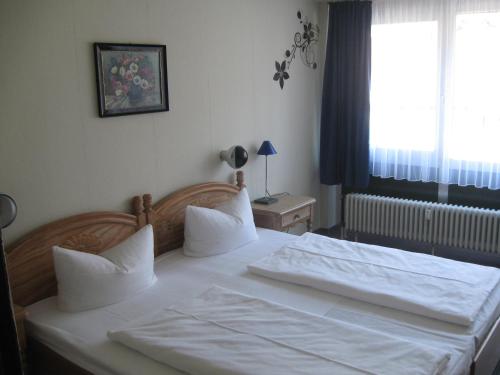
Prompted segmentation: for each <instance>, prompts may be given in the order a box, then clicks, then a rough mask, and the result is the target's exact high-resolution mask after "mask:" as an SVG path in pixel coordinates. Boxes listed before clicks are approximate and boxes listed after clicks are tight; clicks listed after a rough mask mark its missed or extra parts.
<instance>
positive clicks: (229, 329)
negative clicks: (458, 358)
mask: <svg viewBox="0 0 500 375" xmlns="http://www.w3.org/2000/svg"><path fill="white" fill-rule="evenodd" d="M108 336H109V337H110V338H111V339H112V340H114V341H117V342H120V343H122V344H124V345H126V346H128V347H131V348H132V349H135V350H137V351H139V352H141V353H143V354H145V355H147V356H148V357H151V358H153V359H156V360H157V361H160V362H163V363H165V364H168V365H172V366H174V367H176V368H178V369H180V370H182V371H185V372H187V373H189V374H220V375H222V374H235V375H253V374H273V375H279V374H283V375H288V374H303V375H306V374H315V375H321V374H324V375H330V374H343V375H359V374H377V375H382V374H388V375H391V374H413V375H419V374H420V375H437V374H443V373H449V372H445V368H446V366H447V364H448V361H449V359H450V356H451V353H449V352H448V350H449V349H450V347H447V346H445V347H444V348H442V349H437V348H435V347H428V346H424V345H422V344H416V343H414V342H410V341H406V340H402V339H400V338H398V337H395V336H391V335H388V334H386V333H382V332H379V331H375V330H371V329H365V328H363V327H360V326H357V325H353V324H349V323H345V322H342V321H338V320H333V319H325V318H322V317H318V316H316V315H312V314H306V313H303V312H301V311H298V310H293V309H290V308H288V307H285V306H283V305H277V304H274V303H270V302H268V301H265V300H262V299H258V298H255V297H250V296H245V295H243V294H240V293H236V292H233V291H231V290H229V289H225V288H220V287H212V288H210V289H209V290H208V291H206V292H205V293H203V294H202V295H201V296H199V297H197V298H195V299H193V300H190V301H188V302H186V303H181V304H178V305H174V306H171V307H168V308H163V309H161V310H159V311H158V312H156V313H154V314H153V315H152V316H148V317H146V318H142V319H140V320H139V321H136V322H132V323H131V324H130V325H128V326H126V327H124V328H122V329H120V330H118V331H113V332H109V333H108ZM469 345H473V343H472V341H471V342H470V343H469ZM450 350H451V349H450Z"/></svg>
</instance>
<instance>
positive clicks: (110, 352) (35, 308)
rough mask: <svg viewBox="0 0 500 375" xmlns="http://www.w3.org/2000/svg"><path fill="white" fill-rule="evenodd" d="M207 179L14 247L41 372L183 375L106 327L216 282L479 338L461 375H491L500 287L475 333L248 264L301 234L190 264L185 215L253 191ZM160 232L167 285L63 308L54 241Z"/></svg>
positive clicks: (449, 338) (102, 244)
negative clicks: (253, 270)
mask: <svg viewBox="0 0 500 375" xmlns="http://www.w3.org/2000/svg"><path fill="white" fill-rule="evenodd" d="M242 177H243V176H242V174H239V175H238V182H237V185H230V184H223V183H205V184H199V185H195V186H192V187H188V188H185V189H181V190H180V191H178V192H175V193H173V194H171V195H169V196H167V197H165V198H164V199H161V200H159V201H158V202H157V203H155V204H154V205H153V204H152V199H151V196H149V195H145V196H144V197H143V198H142V199H141V198H138V197H135V198H134V199H133V208H132V212H133V213H132V214H129V213H116V212H104V213H91V214H83V215H78V216H74V217H71V218H67V219H63V220H60V221H58V222H56V223H52V224H49V225H48V226H44V227H42V228H40V229H39V230H37V231H35V232H33V233H31V234H30V235H28V236H27V237H26V238H25V239H23V240H21V241H20V242H18V243H17V244H14V246H12V247H11V248H10V250H9V251H8V258H7V260H8V269H9V278H10V280H11V285H12V290H13V299H14V302H15V303H16V305H18V306H21V307H23V308H24V309H25V311H26V312H27V316H28V317H27V319H26V329H27V332H28V336H29V351H30V356H31V361H32V364H33V369H34V370H35V373H50V374H56V373H75V374H88V373H96V374H137V373H144V374H152V375H154V374H160V373H161V374H168V373H172V374H175V373H178V372H177V371H176V370H175V369H173V368H169V367H168V366H165V365H163V364H160V363H159V362H156V361H154V360H152V359H149V358H148V357H146V356H144V355H142V354H140V353H137V352H135V351H133V350H131V349H128V348H127V347H125V346H121V345H119V344H117V343H114V342H112V341H110V340H109V339H108V338H107V337H106V331H108V330H112V329H115V328H117V327H119V326H120V325H122V324H124V323H125V322H128V321H131V320H134V319H135V318H137V317H140V316H142V315H143V314H145V313H146V312H149V311H152V310H156V309H158V308H161V307H163V306H166V305H168V304H171V303H172V302H176V301H178V300H180V299H186V298H190V297H195V296H197V295H199V294H200V293H202V292H203V291H204V290H206V289H207V286H209V285H218V286H222V287H227V288H231V289H232V290H235V291H237V292H241V293H246V294H250V295H254V296H256V297H260V298H264V299H267V300H271V301H275V302H277V303H281V304H284V305H287V306H290V307H292V308H295V309H298V310H302V311H305V312H309V313H312V314H315V315H319V316H326V317H331V318H335V319H338V320H344V321H352V320H353V317H354V319H355V320H356V322H357V324H359V325H362V326H365V327H367V328H370V329H375V330H382V331H386V332H387V331H388V332H391V333H392V334H394V335H398V336H400V337H403V338H405V339H407V340H416V341H422V342H426V343H428V344H430V345H436V346H437V347H438V346H439V345H440V343H442V342H446V343H448V344H449V345H454V343H459V342H461V340H463V339H464V337H466V336H469V335H472V336H474V337H475V339H476V346H475V348H474V351H473V352H472V353H463V354H464V355H461V356H455V357H454V358H453V363H452V364H451V365H452V366H453V368H454V369H456V373H465V372H469V371H470V372H471V373H473V374H490V373H491V372H492V370H493V368H494V366H495V365H496V362H497V360H498V355H499V354H498V350H499V347H500V344H499V337H500V328H499V315H500V288H499V289H497V290H495V293H493V294H492V296H491V298H490V299H489V300H488V302H487V303H486V304H485V305H484V307H483V309H482V310H481V312H480V314H479V316H478V319H477V321H476V322H475V323H474V324H473V325H471V326H470V327H460V326H457V325H454V324H448V323H444V322H439V321H436V320H433V319H428V318H424V317H420V316H416V315H413V314H410V313H405V312H402V311H397V310H393V309H389V308H383V307H379V306H376V305H372V304H369V303H364V302H359V301H355V300H351V299H349V298H344V297H340V296H335V295H331V294H328V293H325V292H321V291H316V290H312V289H310V288H306V287H301V286H297V285H291V284H287V283H284V282H279V281H273V280H270V279H267V278H264V277H259V276H256V275H252V274H250V273H249V272H248V271H247V268H246V267H247V265H248V264H249V263H252V262H253V261H256V260H258V259H259V258H262V257H263V256H265V255H267V254H268V253H270V252H272V251H274V250H277V249H279V248H280V247H281V246H282V245H283V244H285V243H287V242H288V241H291V240H292V239H294V238H295V237H294V236H293V235H290V234H286V233H280V232H275V231H270V230H265V229H259V231H258V232H259V237H260V239H259V240H258V241H257V242H254V243H251V244H249V245H246V246H244V247H242V248H240V249H238V250H236V251H233V252H230V253H226V254H223V255H219V256H214V257H208V258H189V257H186V256H184V255H183V254H182V252H180V251H179V250H178V249H179V248H180V247H181V246H182V242H183V219H184V216H183V215H184V209H185V207H186V206H187V205H188V204H194V205H198V206H203V207H213V206H214V205H216V204H218V203H221V202H224V201H226V200H228V199H230V198H231V197H232V196H234V195H235V194H237V193H238V191H239V189H240V188H241V187H242V186H244V183H243V178H242ZM147 223H150V224H153V226H154V230H155V242H156V243H155V253H156V261H155V272H156V274H157V276H158V279H159V282H158V283H157V284H156V285H155V286H154V287H152V288H150V289H149V290H148V291H146V292H145V293H143V294H141V295H137V296H136V297H134V298H131V299H128V300H126V301H123V302H120V303H118V304H115V305H110V306H107V307H103V308H99V309H94V310H89V311H86V312H81V313H76V314H71V313H64V312H61V311H59V310H58V309H57V307H56V304H55V297H54V296H55V294H56V281H55V276H54V270H53V266H52V259H51V250H50V249H51V247H52V246H53V245H56V244H57V245H62V246H68V247H71V248H73V249H78V250H80V251H86V252H93V253H99V252H102V251H104V250H105V249H107V248H110V247H112V246H113V245H114V244H116V243H119V242H120V241H121V240H123V239H125V238H127V237H128V236H130V235H131V234H132V233H134V232H135V231H137V230H138V229H140V228H141V227H143V226H144V225H145V224H147Z"/></svg>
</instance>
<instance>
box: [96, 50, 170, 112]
mask: <svg viewBox="0 0 500 375" xmlns="http://www.w3.org/2000/svg"><path fill="white" fill-rule="evenodd" d="M94 58H95V71H96V84H97V101H98V108H99V116H100V117H111V116H124V115H133V114H141V113H151V112H164V111H168V110H169V109H170V108H169V101H168V79H167V46H166V45H157V44H121V43H94Z"/></svg>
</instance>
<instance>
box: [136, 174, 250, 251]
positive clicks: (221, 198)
mask: <svg viewBox="0 0 500 375" xmlns="http://www.w3.org/2000/svg"><path fill="white" fill-rule="evenodd" d="M244 186H245V184H244V181H243V172H242V171H238V172H236V185H231V184H225V183H218V182H207V183H204V184H198V185H193V186H189V187H186V188H183V189H180V190H177V191H176V192H175V193H172V194H170V195H168V196H166V197H165V198H163V199H160V200H159V201H158V202H156V203H155V204H154V205H153V204H152V199H151V195H149V194H146V195H144V212H145V214H146V220H147V222H148V223H149V224H152V225H153V228H154V233H155V255H156V256H157V255H160V254H163V253H165V252H167V251H170V250H174V249H178V248H179V247H181V246H182V244H183V243H184V212H185V210H186V206H188V205H192V206H199V207H209V208H213V207H214V206H216V205H218V204H220V203H223V202H225V201H227V200H229V199H231V198H232V197H233V196H234V195H236V194H237V193H238V192H239V191H240V190H241V189H242V188H243V187H244Z"/></svg>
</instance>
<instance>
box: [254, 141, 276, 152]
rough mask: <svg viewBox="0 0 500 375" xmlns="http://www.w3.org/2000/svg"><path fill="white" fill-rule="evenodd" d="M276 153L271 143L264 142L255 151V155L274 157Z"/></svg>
mask: <svg viewBox="0 0 500 375" xmlns="http://www.w3.org/2000/svg"><path fill="white" fill-rule="evenodd" d="M277 153H278V152H277V151H276V149H275V148H274V146H273V144H272V143H271V141H264V142H262V145H261V146H260V148H259V151H257V155H276V154H277Z"/></svg>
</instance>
